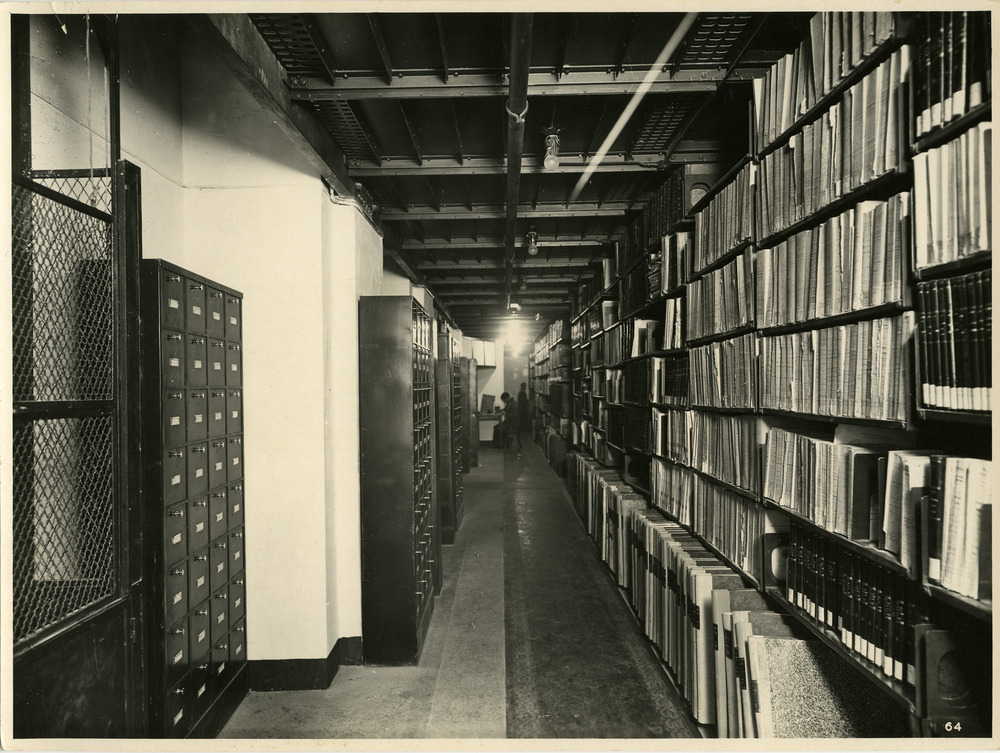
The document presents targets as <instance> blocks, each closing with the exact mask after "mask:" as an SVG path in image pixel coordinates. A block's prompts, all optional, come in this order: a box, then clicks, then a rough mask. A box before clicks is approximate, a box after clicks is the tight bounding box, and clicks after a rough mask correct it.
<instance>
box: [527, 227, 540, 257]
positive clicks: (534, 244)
mask: <svg viewBox="0 0 1000 753" xmlns="http://www.w3.org/2000/svg"><path fill="white" fill-rule="evenodd" d="M525 239H526V240H527V241H528V256H537V255H538V233H536V232H535V231H534V230H532V231H531V232H530V233H528V235H527V236H525Z"/></svg>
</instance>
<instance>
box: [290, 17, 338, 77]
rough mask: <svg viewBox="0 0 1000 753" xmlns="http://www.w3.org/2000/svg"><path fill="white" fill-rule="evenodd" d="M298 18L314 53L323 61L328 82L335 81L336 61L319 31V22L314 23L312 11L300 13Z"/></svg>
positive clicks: (314, 18)
mask: <svg viewBox="0 0 1000 753" xmlns="http://www.w3.org/2000/svg"><path fill="white" fill-rule="evenodd" d="M299 20H300V21H301V22H302V25H303V26H304V27H305V30H306V34H308V35H309V39H310V41H311V42H312V43H313V47H315V48H316V54H317V55H319V59H320V61H321V62H322V63H323V69H324V70H325V71H326V75H327V76H328V77H329V79H330V83H331V84H333V83H335V82H336V80H337V61H335V60H334V59H333V53H332V52H330V48H329V47H328V46H327V44H326V39H325V38H324V37H323V32H322V31H320V28H319V24H317V23H316V16H315V15H314V14H312V13H302V14H301V15H300V16H299Z"/></svg>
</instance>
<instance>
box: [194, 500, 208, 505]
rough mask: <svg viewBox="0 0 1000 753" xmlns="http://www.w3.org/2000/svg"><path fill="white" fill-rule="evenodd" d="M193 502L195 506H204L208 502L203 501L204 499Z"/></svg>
mask: <svg viewBox="0 0 1000 753" xmlns="http://www.w3.org/2000/svg"><path fill="white" fill-rule="evenodd" d="M193 504H194V506H195V507H204V506H205V505H207V504H208V502H207V501H205V500H204V499H199V500H198V501H197V502H194V503H193Z"/></svg>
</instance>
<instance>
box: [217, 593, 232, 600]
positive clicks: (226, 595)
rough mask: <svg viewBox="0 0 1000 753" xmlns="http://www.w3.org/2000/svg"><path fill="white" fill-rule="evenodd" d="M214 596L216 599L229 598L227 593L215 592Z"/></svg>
mask: <svg viewBox="0 0 1000 753" xmlns="http://www.w3.org/2000/svg"><path fill="white" fill-rule="evenodd" d="M215 598H216V599H228V598H229V594H216V595H215Z"/></svg>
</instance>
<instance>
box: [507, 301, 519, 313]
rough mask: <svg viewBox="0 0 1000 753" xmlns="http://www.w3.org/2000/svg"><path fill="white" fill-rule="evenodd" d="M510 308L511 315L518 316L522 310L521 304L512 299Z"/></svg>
mask: <svg viewBox="0 0 1000 753" xmlns="http://www.w3.org/2000/svg"><path fill="white" fill-rule="evenodd" d="M509 310H510V315H511V316H517V314H518V312H519V311H520V310H521V304H520V303H518V302H517V301H511V302H510V308H509Z"/></svg>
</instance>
